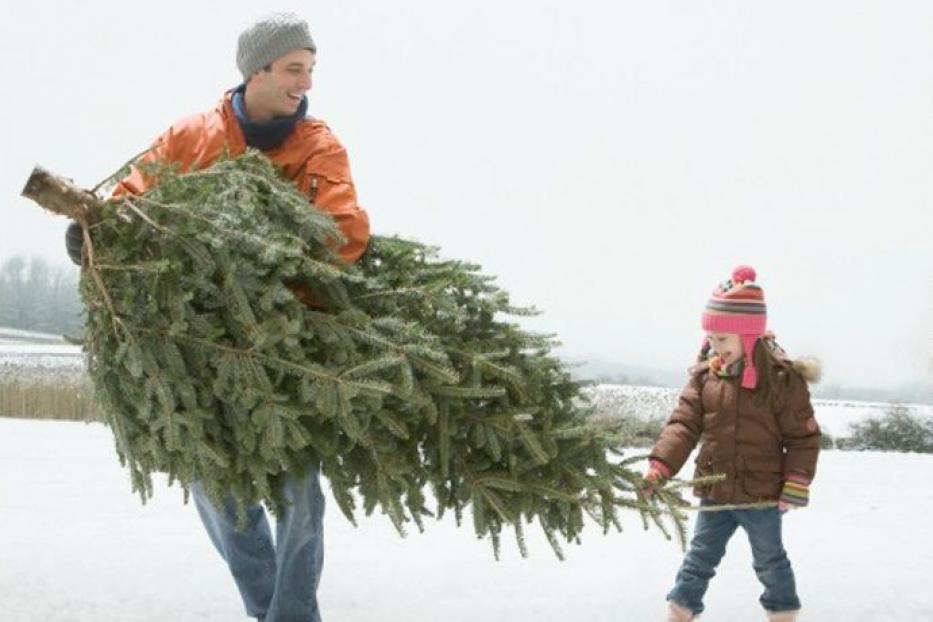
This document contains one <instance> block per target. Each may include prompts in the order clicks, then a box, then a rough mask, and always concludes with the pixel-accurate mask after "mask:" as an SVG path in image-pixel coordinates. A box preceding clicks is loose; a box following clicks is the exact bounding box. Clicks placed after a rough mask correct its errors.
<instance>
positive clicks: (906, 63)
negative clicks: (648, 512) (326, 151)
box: [0, 0, 933, 388]
mask: <svg viewBox="0 0 933 622" xmlns="http://www.w3.org/2000/svg"><path fill="white" fill-rule="evenodd" d="M281 9H290V10H296V11H297V12H299V13H300V14H301V15H303V16H304V17H306V18H307V19H308V21H309V23H310V25H311V31H312V34H313V36H314V38H315V41H316V42H317V44H318V48H319V54H318V67H317V69H316V71H315V83H314V88H313V90H312V92H311V95H310V99H311V113H312V114H313V115H314V116H316V117H319V118H322V119H324V120H326V121H327V122H328V123H329V125H330V126H331V128H332V129H333V130H334V132H335V133H336V134H337V136H338V137H339V138H340V139H341V140H342V142H343V143H344V144H345V145H346V147H347V149H348V151H349V153H350V161H351V166H352V169H353V174H354V178H355V181H356V185H357V189H358V192H359V196H360V200H361V203H362V204H363V205H364V207H365V208H366V209H367V210H368V211H369V213H370V216H371V218H372V222H373V229H374V232H375V233H379V234H400V235H403V236H407V237H414V238H416V239H419V240H421V241H423V242H427V243H431V244H436V245H439V246H440V247H441V248H442V249H443V251H444V253H445V254H446V255H448V256H451V257H458V258H463V259H469V260H472V261H476V262H479V263H481V264H482V265H483V267H484V270H485V271H487V272H489V273H493V274H496V275H498V276H499V282H500V284H501V285H502V286H503V287H504V288H505V289H507V290H508V291H510V292H511V293H512V295H513V300H514V302H515V303H518V304H534V305H536V306H538V307H539V308H540V309H541V310H543V311H544V315H543V316H542V317H540V318H537V319H535V320H534V321H533V322H530V323H529V324H528V325H529V326H530V327H532V328H535V329H539V330H546V331H549V332H550V331H553V332H556V333H558V334H559V335H560V337H561V338H562V340H563V342H564V344H565V349H564V351H563V352H564V353H565V354H566V355H567V356H571V357H589V358H594V359H595V358H598V359H605V360H613V361H619V362H622V363H627V364H632V365H644V366H650V367H657V368H667V369H671V368H682V367H684V366H686V365H687V364H689V362H690V361H691V360H692V358H693V356H694V355H695V352H696V348H697V346H698V344H699V342H700V339H701V336H702V334H701V332H700V327H699V315H700V313H701V310H702V307H703V305H704V303H705V301H706V299H707V297H708V295H709V293H710V291H711V290H712V288H713V287H714V286H715V284H716V283H717V282H719V281H721V280H724V279H725V278H727V277H728V275H729V272H730V270H731V268H732V267H733V266H734V265H736V264H738V263H749V264H751V265H753V266H754V267H755V268H756V269H757V270H758V274H759V282H760V284H761V285H762V287H763V288H764V290H765V294H766V297H767V301H768V307H769V324H770V327H771V328H772V329H773V330H775V331H776V332H777V334H778V338H779V341H780V342H781V343H782V344H783V345H784V346H785V348H787V349H788V350H789V351H790V353H791V354H792V355H799V354H809V355H816V356H819V357H820V358H821V359H822V360H823V362H824V366H825V375H826V378H827V380H828V381H830V382H839V383H842V384H848V385H858V386H875V387H884V388H890V387H893V386H896V385H898V384H899V383H902V382H910V381H915V380H921V379H923V378H929V377H930V376H931V374H933V367H931V359H933V320H931V318H933V245H931V229H933V214H931V209H930V208H931V202H933V114H931V113H933V79H931V76H933V37H931V32H933V3H930V2H927V1H921V0H917V1H915V2H906V1H897V0H884V1H865V0H860V1H857V2H852V1H851V0H845V1H836V2H832V1H825V0H824V1H821V2H812V1H784V2H773V1H772V2H758V1H750V0H734V1H730V2H726V1H718V2H697V1H695V0H691V1H683V2H661V1H651V2H605V1H599V2H597V1H591V0H577V1H575V2H568V1H566V0H564V1H562V2H554V1H549V0H546V1H541V0H536V1H534V2H531V1H528V2H509V1H508V0H498V1H482V0H478V1H474V2H438V1H429V0H396V1H395V2H377V1H375V0H370V1H360V2H354V1H351V0H340V1H339V2H338V1H330V0H328V1H319V2H306V3H302V4H301V5H297V6H296V5H294V4H281V3H273V2H257V1H252V2H232V1H230V0H227V1H224V2H202V1H198V2H193V1H188V2H179V1H176V0H161V1H160V2H144V3H143V2H140V3H131V2H126V1H125V0H121V1H119V2H117V1H112V2H111V1H94V0H90V1H83V2H51V1H48V2H15V3H13V2H7V3H3V5H2V6H0V69H2V74H0V75H2V80H0V101H2V111H3V115H2V117H3V123H4V125H5V128H4V129H3V131H2V134H0V136H2V139H0V157H2V161H0V197H2V201H0V214H2V218H0V261H2V260H3V259H4V258H6V257H9V256H10V255H14V254H20V253H26V254H36V255H39V256H43V257H46V258H48V259H50V260H52V261H54V262H55V263H57V264H62V265H64V263H65V262H66V261H67V259H66V258H65V254H64V249H63V242H62V235H63V231H64V228H65V226H66V223H65V222H64V221H63V220H61V219H57V218H55V217H52V216H47V215H45V214H43V213H42V212H41V211H40V210H39V208H38V207H36V206H34V205H33V204H31V203H29V202H28V201H26V200H25V199H22V198H20V197H19V193H20V191H21V189H22V186H23V183H24V181H25V179H26V177H27V176H28V174H29V172H30V170H31V168H32V166H33V165H34V164H36V163H41V164H42V165H44V166H46V167H47V168H49V169H51V170H54V171H56V172H59V173H61V174H64V175H66V176H70V177H73V178H74V179H75V180H76V181H77V182H78V183H79V184H81V185H84V186H88V187H90V186H92V185H93V184H95V183H96V182H97V181H99V180H100V179H101V178H103V177H105V176H107V175H108V174H110V173H111V172H112V171H113V170H114V169H116V168H118V167H119V166H120V165H121V164H122V163H123V162H124V161H125V160H126V159H127V158H129V157H130V156H131V155H133V154H134V153H137V152H139V151H140V150H142V149H143V148H145V147H146V146H147V145H148V144H149V143H150V142H151V141H152V140H153V138H154V137H155V136H156V135H158V134H159V133H160V132H161V131H163V130H164V129H165V128H166V127H167V126H168V125H169V124H170V123H171V122H173V121H175V120H177V119H178V118H180V117H183V116H186V115H188V114H192V113H195V112H198V111H201V110H203V109H206V108H208V107H210V106H212V105H213V104H214V103H215V102H216V100H217V99H218V98H219V97H220V95H221V93H222V92H223V91H224V90H225V89H227V88H230V87H233V86H235V85H236V84H237V83H238V81H239V75H238V73H237V71H236V65H235V62H234V58H235V45H236V38H237V35H238V33H239V32H240V30H241V29H242V28H243V27H244V26H245V25H246V24H247V23H249V22H250V21H251V20H253V19H255V18H257V17H259V16H261V15H262V14H264V13H266V12H268V11H272V10H281Z"/></svg>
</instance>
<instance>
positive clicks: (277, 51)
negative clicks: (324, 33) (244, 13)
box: [236, 13, 317, 82]
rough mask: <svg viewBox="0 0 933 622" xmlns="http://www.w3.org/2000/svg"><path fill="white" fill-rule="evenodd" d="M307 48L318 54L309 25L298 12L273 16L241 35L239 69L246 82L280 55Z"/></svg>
mask: <svg viewBox="0 0 933 622" xmlns="http://www.w3.org/2000/svg"><path fill="white" fill-rule="evenodd" d="M305 48H307V49H309V50H311V51H312V52H315V53H316V52H317V47H315V45H314V41H313V40H312V39H311V33H310V32H309V31H308V23H307V22H306V21H304V20H303V19H301V18H300V17H298V16H297V15H295V14H294V13H273V14H272V15H267V16H266V17H263V18H262V19H260V20H259V21H258V22H256V23H255V24H253V25H251V26H250V27H249V28H247V29H246V30H244V31H243V32H242V33H240V40H239V43H238V44H237V50H236V66H237V68H238V69H239V70H240V73H242V74H243V81H244V82H246V81H247V80H249V78H250V76H251V75H253V74H254V73H256V72H257V71H259V70H260V69H262V68H263V67H265V66H266V65H268V64H269V63H271V62H272V61H274V60H275V59H277V58H279V57H280V56H284V55H286V54H288V53H289V52H291V51H292V50H300V49H305Z"/></svg>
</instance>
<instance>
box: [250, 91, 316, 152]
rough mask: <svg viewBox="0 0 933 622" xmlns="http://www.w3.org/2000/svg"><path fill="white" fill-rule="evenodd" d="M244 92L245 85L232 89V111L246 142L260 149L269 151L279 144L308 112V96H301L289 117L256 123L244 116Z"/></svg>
mask: <svg viewBox="0 0 933 622" xmlns="http://www.w3.org/2000/svg"><path fill="white" fill-rule="evenodd" d="M244 93H246V85H245V84H241V85H240V86H238V87H236V88H235V89H234V90H233V97H232V103H233V113H234V114H235V115H236V120H237V123H239V124H240V129H241V130H243V136H244V138H246V144H247V146H249V147H254V148H256V149H259V150H260V151H269V150H272V149H275V148H276V147H279V146H281V144H282V143H284V142H285V139H286V138H288V136H289V134H291V133H292V130H294V129H295V125H296V124H297V123H298V122H299V121H301V120H302V119H304V118H305V116H306V115H307V113H308V98H307V97H302V98H301V104H300V105H299V106H298V111H297V112H295V114H293V115H292V116H290V117H276V118H274V119H272V120H271V121H266V122H265V123H256V122H254V121H250V120H249V117H248V116H246V104H245V103H244V102H243V94H244Z"/></svg>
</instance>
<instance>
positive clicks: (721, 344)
mask: <svg viewBox="0 0 933 622" xmlns="http://www.w3.org/2000/svg"><path fill="white" fill-rule="evenodd" d="M706 338H707V339H708V340H709V345H710V347H711V348H712V349H713V350H715V351H716V354H718V355H719V357H720V358H721V359H722V362H723V363H724V364H726V365H732V364H733V363H735V362H736V361H738V360H739V359H740V358H742V356H743V355H744V354H745V349H744V348H742V339H741V338H740V337H739V336H738V335H736V334H734V333H708V334H707V335H706Z"/></svg>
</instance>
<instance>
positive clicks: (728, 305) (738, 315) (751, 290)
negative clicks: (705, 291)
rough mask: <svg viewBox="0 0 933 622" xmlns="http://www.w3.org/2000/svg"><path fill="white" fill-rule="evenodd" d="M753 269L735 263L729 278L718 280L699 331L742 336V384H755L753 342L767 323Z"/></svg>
mask: <svg viewBox="0 0 933 622" xmlns="http://www.w3.org/2000/svg"><path fill="white" fill-rule="evenodd" d="M755 277H756V274H755V269H754V268H752V267H751V266H739V267H737V268H736V269H735V270H733V271H732V279H731V280H729V281H726V282H725V283H722V284H721V285H719V286H718V287H716V290H715V291H714V292H713V295H712V297H711V298H710V299H709V302H707V303H706V309H705V310H704V311H703V330H705V331H706V332H709V333H734V334H738V335H740V336H741V338H742V347H743V348H744V349H745V371H743V372H742V386H743V387H745V388H746V389H754V388H755V387H756V386H758V371H757V370H756V369H755V362H754V356H753V355H754V352H755V342H756V341H757V340H758V338H759V337H761V336H762V335H763V334H764V332H765V329H766V326H767V322H768V309H767V307H766V306H765V293H764V290H762V289H761V287H760V286H759V285H758V284H757V283H755Z"/></svg>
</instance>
